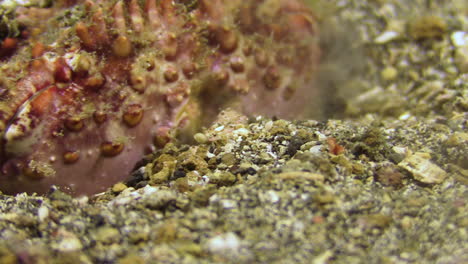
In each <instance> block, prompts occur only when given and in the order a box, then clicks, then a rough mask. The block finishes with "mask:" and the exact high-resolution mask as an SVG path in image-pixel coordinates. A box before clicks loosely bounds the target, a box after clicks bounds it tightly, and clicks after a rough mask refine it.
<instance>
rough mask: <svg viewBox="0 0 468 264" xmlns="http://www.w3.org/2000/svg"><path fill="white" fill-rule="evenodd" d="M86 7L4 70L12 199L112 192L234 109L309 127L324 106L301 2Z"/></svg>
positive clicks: (3, 117) (313, 33)
mask: <svg viewBox="0 0 468 264" xmlns="http://www.w3.org/2000/svg"><path fill="white" fill-rule="evenodd" d="M68 2H70V1H68ZM76 2H78V3H76V4H75V5H72V6H71V7H67V8H57V9H56V10H55V11H54V15H53V17H52V18H51V19H49V21H48V22H47V23H45V22H44V23H42V25H40V26H41V27H43V26H44V25H47V27H46V28H49V29H46V30H41V31H38V32H39V33H36V34H31V36H29V38H28V42H26V43H23V45H22V46H20V47H19V48H18V49H17V51H16V53H15V54H14V55H13V56H11V57H9V58H8V60H4V61H3V62H2V63H1V64H0V66H1V67H0V69H1V71H2V76H1V77H0V86H1V96H0V99H1V101H0V129H1V131H2V135H3V136H2V142H1V157H0V161H1V166H2V167H1V169H2V174H1V175H0V189H1V190H2V191H3V192H5V193H10V194H12V193H17V192H22V191H26V192H37V193H44V192H46V191H48V190H49V189H50V186H51V185H57V186H59V187H60V188H62V190H64V191H66V192H69V193H71V194H74V195H81V194H94V193H97V192H101V191H104V190H105V189H106V188H107V187H109V186H111V185H112V184H114V183H116V182H118V181H121V180H124V179H125V178H126V177H128V175H129V174H130V173H131V171H132V170H133V169H134V166H135V164H136V163H137V162H138V161H139V160H140V159H141V158H142V157H143V156H144V155H145V154H146V153H149V152H151V151H153V150H154V148H158V147H161V146H163V145H164V144H165V143H167V142H168V141H169V140H170V139H171V136H172V133H173V131H175V130H186V131H191V130H193V129H194V128H196V127H199V125H200V124H206V123H207V122H209V121H210V120H211V119H212V118H213V117H214V116H216V114H217V113H218V112H219V111H220V110H221V109H222V108H224V107H227V106H229V107H232V108H235V109H237V110H239V111H242V112H243V113H245V114H248V115H258V114H260V115H267V116H277V117H282V118H291V117H300V116H301V114H303V111H304V106H305V105H306V104H308V103H310V101H311V100H312V98H313V97H314V96H316V92H315V91H314V89H313V86H312V73H313V72H314V71H315V67H316V65H317V63H318V59H319V49H318V44H317V34H318V33H317V28H316V24H315V21H314V18H313V16H312V14H311V13H310V11H309V10H308V9H307V8H306V7H305V6H304V4H303V3H302V2H300V1H297V0H255V1H254V0H251V1H246V0H199V1H182V0H180V1H170V0H158V1H156V0H147V1H137V0H130V1H98V0H95V1H83V2H81V1H76ZM38 27H39V25H38ZM31 32H34V28H32V29H31Z"/></svg>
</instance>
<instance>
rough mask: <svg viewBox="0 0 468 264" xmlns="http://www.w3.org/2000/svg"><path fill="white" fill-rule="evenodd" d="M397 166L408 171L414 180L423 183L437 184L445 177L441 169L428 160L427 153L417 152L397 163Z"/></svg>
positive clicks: (445, 174)
mask: <svg viewBox="0 0 468 264" xmlns="http://www.w3.org/2000/svg"><path fill="white" fill-rule="evenodd" d="M398 166H399V167H401V168H403V169H405V170H407V171H409V172H410V173H411V174H412V175H413V177H414V178H415V179H416V180H418V181H420V182H423V183H429V184H437V183H441V182H442V181H443V180H444V179H445V178H446V177H447V173H446V172H445V171H444V170H443V169H441V168H440V167H439V166H437V165H436V164H434V163H432V162H431V161H430V160H429V158H428V155H427V153H421V152H417V153H415V154H413V155H411V156H409V157H407V158H405V159H404V160H403V161H402V162H400V163H398Z"/></svg>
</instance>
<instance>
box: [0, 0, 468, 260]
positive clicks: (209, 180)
mask: <svg viewBox="0 0 468 264" xmlns="http://www.w3.org/2000/svg"><path fill="white" fill-rule="evenodd" d="M311 2H312V5H314V6H315V9H316V10H317V13H318V18H319V19H321V20H322V21H324V24H327V25H328V26H327V27H326V29H327V31H325V32H323V35H324V39H325V40H324V43H325V44H327V46H326V47H327V48H328V50H326V51H327V52H328V53H327V57H326V60H325V62H324V64H323V67H322V68H323V69H325V70H323V74H322V75H321V76H324V77H320V78H319V82H320V83H319V84H318V85H320V86H323V87H322V89H328V88H330V91H331V86H333V93H332V92H330V95H329V96H334V97H336V98H337V100H336V102H337V103H336V105H333V106H330V109H329V111H330V114H329V115H330V116H333V117H334V118H335V119H330V120H328V121H314V120H295V121H285V120H271V119H266V118H262V117H258V118H250V119H249V118H247V117H245V116H242V115H240V114H238V113H236V112H233V111H230V110H226V111H224V112H223V113H222V114H221V115H220V116H219V117H218V119H217V121H216V122H215V123H214V124H213V125H212V126H211V127H209V128H206V129H204V130H203V131H201V132H200V133H197V134H195V135H194V143H193V144H190V145H185V144H179V143H174V144H172V143H171V144H168V145H166V147H165V148H164V149H161V150H159V151H157V152H156V153H154V154H152V155H151V156H150V157H148V158H147V159H145V160H144V161H142V163H141V168H140V169H139V170H137V171H136V172H135V173H134V174H133V175H132V177H131V179H130V180H129V181H128V182H125V183H118V184H115V185H114V186H113V187H112V188H110V189H109V191H107V192H106V193H103V194H99V195H96V196H94V197H79V198H72V197H70V196H68V195H66V194H64V193H62V192H60V191H59V190H51V192H50V193H49V194H48V195H46V196H37V195H26V194H18V195H16V196H7V195H1V194H0V212H1V214H0V263H5V264H9V263H314V264H320V263H454V264H455V263H468V233H467V227H468V213H467V197H468V196H467V188H466V186H467V184H468V155H467V153H468V132H467V131H468V130H467V125H468V121H467V120H468V114H467V110H468V89H467V88H468V4H467V2H466V1H455V0H452V1H442V0H440V1H435V0H434V1H430V0H428V1H419V0H414V1H404V0H373V1H371V0H368V1H359V0H350V1H338V0H335V1H325V2H323V1H322V2H321V3H320V2H318V3H317V2H316V1H311ZM345 25H346V26H345ZM348 29H349V30H350V32H352V33H346V32H347V31H348ZM322 30H323V29H322ZM330 32H334V33H333V34H332V33H330ZM328 34H329V35H330V36H327V35H328ZM350 35H352V36H350ZM345 46H346V47H345ZM340 50H345V51H346V52H344V51H341V53H340ZM351 50H352V51H353V52H351V53H349V52H348V51H351ZM344 53H346V54H344ZM348 53H349V54H348ZM311 107H313V106H311Z"/></svg>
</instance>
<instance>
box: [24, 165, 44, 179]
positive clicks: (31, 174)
mask: <svg viewBox="0 0 468 264" xmlns="http://www.w3.org/2000/svg"><path fill="white" fill-rule="evenodd" d="M23 175H24V176H25V177H26V178H28V179H29V180H33V181H39V180H42V179H44V178H45V174H44V173H42V172H40V171H38V170H37V168H30V167H29V166H28V167H26V168H23Z"/></svg>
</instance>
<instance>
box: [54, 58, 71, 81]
mask: <svg viewBox="0 0 468 264" xmlns="http://www.w3.org/2000/svg"><path fill="white" fill-rule="evenodd" d="M54 64H55V65H54V67H55V68H54V78H55V80H56V81H57V82H62V83H66V82H69V81H70V80H71V78H72V71H71V69H70V67H68V65H67V63H66V62H65V60H64V59H63V58H59V59H57V60H56V61H55V63H54Z"/></svg>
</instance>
